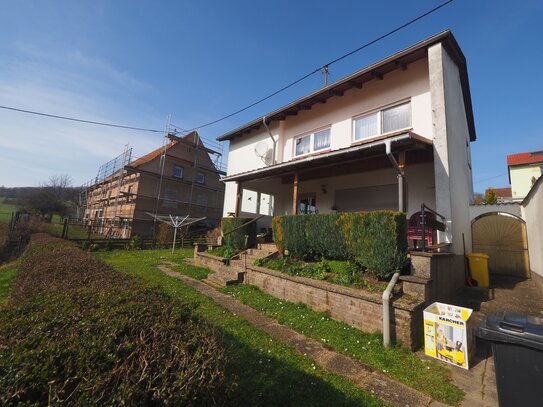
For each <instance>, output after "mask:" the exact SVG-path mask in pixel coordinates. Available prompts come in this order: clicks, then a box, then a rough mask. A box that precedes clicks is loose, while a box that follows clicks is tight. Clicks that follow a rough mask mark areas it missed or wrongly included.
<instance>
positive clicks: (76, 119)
mask: <svg viewBox="0 0 543 407" xmlns="http://www.w3.org/2000/svg"><path fill="white" fill-rule="evenodd" d="M0 109H6V110H13V111H15V112H21V113H28V114H33V115H36V116H45V117H50V118H53V119H62V120H69V121H72V122H80V123H88V124H94V125H98V126H107V127H116V128H119V129H127V130H137V131H148V132H151V133H164V130H154V129H144V128H141V127H132V126H123V125H120V124H113V123H105V122H96V121H93V120H85V119H78V118H75V117H68V116H59V115H56V114H49V113H42V112H35V111H33V110H25V109H18V108H15V107H10V106H0Z"/></svg>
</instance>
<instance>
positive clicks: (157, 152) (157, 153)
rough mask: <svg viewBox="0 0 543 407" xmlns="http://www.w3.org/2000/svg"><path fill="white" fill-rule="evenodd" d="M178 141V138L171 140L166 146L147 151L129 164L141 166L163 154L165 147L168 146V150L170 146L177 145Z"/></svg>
mask: <svg viewBox="0 0 543 407" xmlns="http://www.w3.org/2000/svg"><path fill="white" fill-rule="evenodd" d="M177 143H178V141H177V140H170V142H169V143H168V144H166V146H165V147H159V148H157V149H156V150H153V151H151V152H150V153H147V154H145V155H144V156H141V157H140V158H138V159H137V160H134V161H132V162H131V163H130V164H129V165H130V166H131V167H134V168H136V167H139V166H141V165H143V164H147V163H149V162H151V161H153V160H154V159H155V158H157V157H159V156H160V154H162V151H163V150H164V148H166V151H168V150H169V149H170V148H172V147H173V146H175V145H176V144H177Z"/></svg>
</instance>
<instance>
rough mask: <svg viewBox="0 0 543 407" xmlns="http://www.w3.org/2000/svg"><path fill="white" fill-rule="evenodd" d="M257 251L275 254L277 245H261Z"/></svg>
mask: <svg viewBox="0 0 543 407" xmlns="http://www.w3.org/2000/svg"><path fill="white" fill-rule="evenodd" d="M257 249H260V250H265V251H269V252H272V253H273V252H276V251H277V246H276V245H275V243H259V244H258V247H257Z"/></svg>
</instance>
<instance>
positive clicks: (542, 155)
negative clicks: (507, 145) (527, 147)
mask: <svg viewBox="0 0 543 407" xmlns="http://www.w3.org/2000/svg"><path fill="white" fill-rule="evenodd" d="M539 162H543V150H539V151H530V152H528V153H519V154H510V155H508V156H507V165H509V166H511V165H523V164H532V163H539Z"/></svg>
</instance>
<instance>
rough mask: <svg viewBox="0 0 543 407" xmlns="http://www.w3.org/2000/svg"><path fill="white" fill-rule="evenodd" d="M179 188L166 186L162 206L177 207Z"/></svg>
mask: <svg viewBox="0 0 543 407" xmlns="http://www.w3.org/2000/svg"><path fill="white" fill-rule="evenodd" d="M177 200H178V197H177V190H175V189H172V188H166V189H165V190H164V195H163V198H162V206H164V207H165V208H177Z"/></svg>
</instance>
